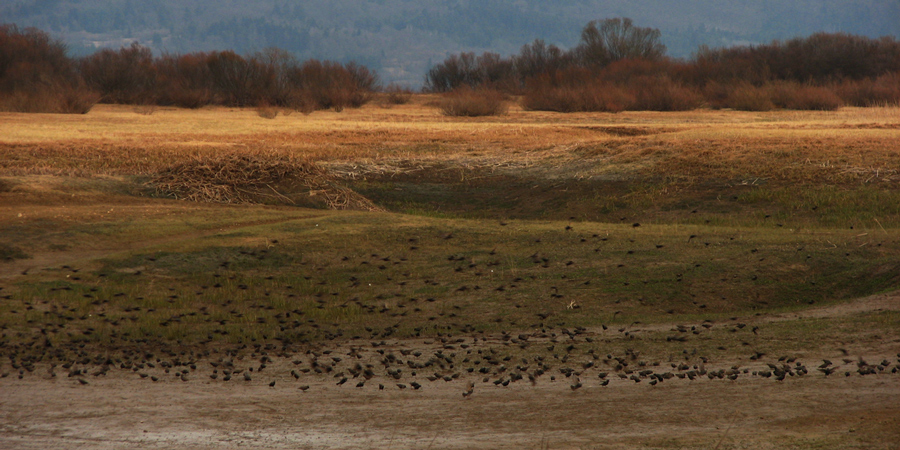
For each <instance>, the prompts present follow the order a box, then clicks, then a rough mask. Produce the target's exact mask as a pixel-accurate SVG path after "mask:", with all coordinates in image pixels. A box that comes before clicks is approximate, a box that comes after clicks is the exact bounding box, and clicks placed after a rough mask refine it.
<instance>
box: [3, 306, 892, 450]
mask: <svg viewBox="0 0 900 450" xmlns="http://www.w3.org/2000/svg"><path fill="white" fill-rule="evenodd" d="M898 304H900V302H898V296H897V294H896V293H895V294H885V295H878V296H872V297H868V298H865V299H860V300H857V301H853V302H848V303H844V304H840V305H832V306H827V307H822V308H816V309H810V310H808V311H804V312H799V313H791V314H784V315H772V316H763V317H758V318H757V319H756V320H757V321H758V322H759V323H764V322H774V321H780V320H791V319H796V318H800V317H803V318H817V317H819V318H821V317H842V316H851V315H856V314H860V313H870V312H874V311H880V310H897V309H898ZM673 326H676V325H674V324H660V325H658V326H657V325H654V326H646V327H634V328H633V329H632V332H635V333H641V332H642V330H645V331H653V330H655V329H657V328H659V327H673ZM604 333H606V334H611V333H613V332H612V331H611V330H608V331H606V332H603V331H601V330H597V331H595V332H590V334H591V335H593V336H595V337H596V336H600V335H602V334H604ZM498 338H499V336H492V337H490V338H488V339H487V340H482V341H476V342H475V343H473V344H472V346H471V348H470V350H471V351H472V352H473V354H477V352H480V351H482V350H484V351H485V352H487V351H490V349H491V348H496V347H497V346H500V345H502V342H501V340H500V339H498ZM479 342H480V343H479ZM538 343H539V342H532V344H538ZM891 345H896V343H894V344H887V346H888V347H890V346H891ZM348 349H350V347H348V346H345V348H344V347H338V348H335V349H334V353H332V354H330V356H335V355H341V356H343V355H345V354H346V353H347V350H348ZM441 349H442V346H441V345H440V344H439V343H437V342H433V341H422V340H398V341H391V342H388V343H387V345H383V346H379V347H378V350H381V351H384V352H385V353H392V352H397V351H400V350H406V351H407V352H409V351H416V350H417V351H422V352H424V353H425V354H430V353H431V352H440V351H441ZM444 351H446V350H444ZM897 351H900V348H879V349H870V350H868V353H866V350H863V351H862V353H864V354H860V355H855V354H854V355H852V356H853V358H859V360H860V361H861V360H863V359H865V360H868V361H870V362H872V364H873V365H874V364H879V363H877V362H874V361H881V360H882V359H888V360H889V361H891V363H889V364H888V365H887V367H885V369H884V370H881V371H879V372H878V373H873V374H869V375H865V376H863V375H859V374H858V373H857V372H856V369H857V366H858V364H857V363H856V361H855V360H854V361H851V360H849V359H845V360H844V361H843V362H841V361H840V360H839V359H838V358H835V356H834V355H830V354H826V353H822V354H815V351H810V352H807V355H806V358H805V360H804V361H805V362H804V364H805V365H808V366H809V372H808V373H807V374H800V373H796V374H792V375H791V376H789V377H786V378H785V379H784V380H783V381H775V380H774V379H773V378H765V377H759V376H755V375H753V376H751V375H750V374H749V373H747V372H743V373H741V375H740V377H738V378H737V379H735V380H729V379H728V378H724V379H722V378H715V377H707V376H700V377H697V378H696V379H694V380H689V379H685V378H677V377H673V378H672V379H670V380H668V381H666V382H660V383H659V384H656V385H650V384H649V380H648V379H646V378H645V379H643V380H642V381H641V382H634V381H633V380H632V379H623V378H620V377H617V376H616V374H615V373H613V372H614V371H613V370H610V372H611V373H610V375H609V376H607V377H605V378H600V377H598V376H597V375H596V373H594V372H591V373H590V374H588V371H585V372H584V373H582V374H581V375H580V376H573V377H571V378H569V377H564V376H563V375H561V374H560V373H557V372H555V370H554V372H548V374H547V375H544V376H543V377H541V378H539V379H538V380H537V381H536V383H530V382H528V381H527V380H523V381H519V382H518V383H510V384H509V385H508V386H503V385H497V384H494V383H492V382H484V381H483V380H482V379H481V375H480V374H478V373H474V374H466V373H463V374H462V376H461V377H459V378H454V379H450V380H449V381H445V380H444V379H440V378H439V379H437V380H428V381H426V380H425V375H426V374H425V373H423V372H426V371H425V370H420V373H419V374H418V376H415V375H414V376H412V377H410V374H409V373H408V372H407V373H406V374H405V376H404V378H403V379H400V380H394V379H391V378H390V377H386V376H380V375H379V376H376V377H374V378H373V379H371V380H368V381H366V382H364V383H363V385H362V386H357V384H358V383H359V382H362V380H363V378H362V377H354V378H353V379H351V380H350V381H349V382H345V383H342V384H338V382H337V381H336V380H337V379H338V378H337V377H339V376H332V374H331V373H329V374H327V375H315V374H308V375H302V376H299V377H296V378H297V379H295V377H293V376H288V375H287V374H288V373H289V372H290V371H291V370H292V369H293V368H295V367H301V366H298V365H297V364H298V362H297V360H298V359H300V360H305V359H306V358H308V357H309V356H308V355H307V356H301V357H299V358H298V357H292V358H275V360H274V361H272V362H271V363H270V364H269V367H267V368H266V370H265V371H263V372H254V373H252V379H251V380H249V381H247V380H244V379H243V378H242V377H240V376H238V375H237V372H236V373H235V379H233V380H232V381H228V382H225V381H222V379H221V377H219V378H217V379H215V380H213V379H210V378H209V377H208V375H206V373H204V369H202V368H201V369H200V370H197V371H194V372H193V373H190V374H189V375H187V376H186V381H183V380H182V379H181V378H180V377H177V376H173V375H172V374H163V373H161V372H155V373H156V374H157V375H159V379H158V381H156V382H153V381H150V380H149V379H147V378H140V377H138V376H137V375H136V373H133V372H132V371H128V370H121V371H115V370H113V371H110V372H108V374H106V375H101V376H81V377H67V376H66V374H65V372H60V373H58V374H57V376H51V375H50V374H49V373H50V369H49V368H48V367H42V366H37V369H36V370H35V371H34V373H32V374H29V375H28V376H26V377H24V378H22V379H17V377H16V376H15V374H13V375H11V376H7V377H5V378H0V392H2V394H3V395H2V396H0V447H2V448H20V449H45V448H79V449H85V448H90V449H118V448H141V449H163V448H183V449H213V448H216V449H231V448H270V449H371V448H391V449H424V448H430V449H482V448H491V449H523V448H525V449H529V448H533V449H585V448H590V449H595V448H597V449H600V448H602V449H607V448H609V449H625V448H720V449H729V448H734V449H736V448H740V449H779V448H866V449H870V448H872V449H890V448H897V445H898V443H900V374H897V373H892V372H891V368H892V367H894V366H896V365H897V364H898V362H896V358H895V356H896V355H894V354H889V353H887V352H893V353H896V352H897ZM351 353H358V354H359V355H361V356H359V357H358V361H360V362H362V363H363V364H366V363H371V364H375V365H377V364H378V360H379V358H381V357H382V355H383V353H381V352H379V351H376V350H375V348H373V349H368V350H365V351H357V352H351ZM407 354H408V353H407ZM352 358H353V357H351V359H352ZM821 358H834V361H835V365H836V366H841V369H840V370H838V371H836V372H835V373H833V374H831V375H829V376H826V375H824V374H823V373H820V372H819V371H816V370H815V365H814V364H812V363H813V362H815V364H818V361H821ZM291 359H294V361H293V362H292V361H291ZM326 359H327V358H326ZM773 361H774V360H773ZM235 362H236V363H237V365H238V366H241V365H253V361H252V360H250V359H248V360H245V361H243V362H238V361H235ZM514 362H515V361H513V362H509V363H507V364H509V365H510V367H511V366H512V365H513V363H514ZM207 363H208V362H207V361H198V364H197V365H198V366H204V367H206V369H207V370H206V372H208V371H209V369H211V368H210V367H209V366H208V365H207ZM346 364H348V365H349V364H351V362H346ZM732 364H740V365H741V368H742V369H748V371H749V370H753V371H754V372H753V374H755V373H756V371H757V370H765V369H766V368H767V364H765V363H763V362H762V361H757V362H748V361H715V362H710V363H709V364H708V367H707V369H708V370H709V371H710V372H715V371H716V370H723V369H727V368H728V367H730V366H731V365H732ZM798 366H799V364H798ZM872 367H874V366H872ZM57 370H58V369H57ZM337 370H339V369H336V370H335V371H337ZM657 370H658V371H660V372H661V371H662V370H665V369H664V368H663V369H657ZM551 373H555V380H552V379H550V376H551ZM78 378H82V379H84V380H85V381H86V382H87V384H83V383H81V382H78V381H76V380H77V379H78ZM493 378H495V377H491V381H493ZM605 379H608V380H609V381H610V382H609V383H608V384H607V385H605V386H604V385H603V382H604V381H605ZM416 380H417V381H418V382H420V383H421V388H420V389H414V384H413V381H416ZM273 381H274V382H275V384H274V386H270V383H271V382H273ZM576 381H577V382H581V384H582V386H581V387H580V388H578V389H573V385H574V384H575V383H576ZM470 383H474V389H473V390H472V392H471V394H469V395H463V393H464V392H467V391H468V390H469V386H470ZM400 385H402V386H403V388H401V387H400ZM301 386H308V389H307V390H302V389H300V387H301ZM381 386H383V388H381Z"/></svg>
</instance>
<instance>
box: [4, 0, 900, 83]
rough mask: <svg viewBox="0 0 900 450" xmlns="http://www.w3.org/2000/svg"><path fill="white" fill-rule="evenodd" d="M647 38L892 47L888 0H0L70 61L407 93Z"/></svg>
mask: <svg viewBox="0 0 900 450" xmlns="http://www.w3.org/2000/svg"><path fill="white" fill-rule="evenodd" d="M609 17H630V18H632V19H634V22H635V24H636V25H638V26H642V27H653V28H659V29H660V30H661V31H662V38H663V41H664V43H665V44H666V45H667V46H668V49H669V51H668V54H669V55H670V56H674V57H689V56H690V54H691V52H693V51H695V50H696V49H697V47H698V46H700V45H701V44H704V45H709V46H711V47H720V46H731V45H746V44H754V43H766V42H770V41H772V40H775V39H787V38H791V37H796V36H806V35H809V34H812V33H815V32H818V31H826V32H846V33H851V34H859V35H865V36H870V37H879V36H885V35H891V36H894V37H900V1H897V0H792V1H788V2H786V1H783V0H757V1H753V2H738V1H712V0H668V1H663V0H649V1H630V2H622V1H619V0H572V1H560V2H548V1H546V0H415V1H411V0H328V1H325V2H323V1H312V0H294V1H291V0H241V1H238V0H216V1H208V0H199V1H190V2H185V1H182V0H3V2H2V3H0V23H14V24H16V25H18V26H20V27H26V26H33V27H37V28H40V29H42V30H45V31H48V32H50V33H51V34H52V35H53V36H54V37H59V38H61V39H63V40H64V41H65V42H67V43H68V45H69V47H70V51H71V52H72V53H73V54H76V55H78V54H86V53H90V52H92V51H94V50H96V49H97V48H102V47H115V48H117V47H120V46H123V45H128V44H130V43H131V42H133V41H138V42H140V43H141V44H143V45H145V46H148V47H150V48H152V49H153V50H154V51H155V52H158V53H163V52H169V53H185V52H194V51H207V50H225V49H233V50H236V51H238V52H242V53H245V52H252V51H257V50H262V49H264V48H266V47H280V48H283V49H285V50H288V51H290V52H292V53H294V54H296V55H297V56H298V57H300V58H301V59H305V58H311V57H314V58H320V59H332V60H338V61H349V60H355V61H357V62H359V63H361V64H365V65H367V66H369V67H371V68H373V69H376V70H378V72H379V73H380V74H381V78H382V79H383V80H385V81H395V82H398V83H400V84H406V85H410V86H414V87H417V86H419V85H421V83H422V81H423V77H424V74H425V72H426V71H427V69H428V68H429V67H430V66H431V65H432V64H434V63H437V62H440V61H442V60H443V59H444V58H445V57H446V56H447V55H448V54H450V53H457V52H461V51H474V52H483V51H493V52H497V53H500V54H501V55H504V56H505V55H509V54H511V53H515V52H517V51H518V50H519V48H520V47H521V46H522V45H523V44H526V43H529V42H531V41H533V40H534V39H544V40H545V41H547V42H548V43H553V44H556V45H558V46H560V47H571V46H574V45H575V44H576V43H577V41H578V38H579V34H580V31H581V29H582V27H584V25H585V24H586V23H587V22H588V21H590V20H592V19H603V18H609Z"/></svg>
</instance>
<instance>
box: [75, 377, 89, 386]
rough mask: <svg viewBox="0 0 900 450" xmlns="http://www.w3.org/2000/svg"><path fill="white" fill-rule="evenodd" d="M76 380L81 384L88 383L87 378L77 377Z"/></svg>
mask: <svg viewBox="0 0 900 450" xmlns="http://www.w3.org/2000/svg"><path fill="white" fill-rule="evenodd" d="M78 382H79V383H81V384H82V385H85V384H90V383H88V382H87V380H85V379H83V378H79V379H78Z"/></svg>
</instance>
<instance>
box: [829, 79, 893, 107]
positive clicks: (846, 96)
mask: <svg viewBox="0 0 900 450" xmlns="http://www.w3.org/2000/svg"><path fill="white" fill-rule="evenodd" d="M835 92H836V93H837V94H838V96H839V97H840V98H841V100H843V101H844V103H846V104H848V105H852V106H882V105H898V104H900V72H897V73H888V74H884V75H882V76H880V77H878V78H876V79H871V78H866V79H862V80H844V81H843V82H842V83H840V84H838V85H837V86H835Z"/></svg>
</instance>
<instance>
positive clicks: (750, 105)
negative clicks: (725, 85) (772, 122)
mask: <svg viewBox="0 0 900 450" xmlns="http://www.w3.org/2000/svg"><path fill="white" fill-rule="evenodd" d="M726 105H727V106H728V107H729V108H733V109H737V110H740V111H771V110H773V109H775V103H773V102H772V97H771V94H770V93H769V89H767V88H765V87H756V86H753V85H751V84H742V85H740V86H738V87H737V88H735V89H733V90H732V91H731V93H730V94H729V95H728V99H727V100H726Z"/></svg>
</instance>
